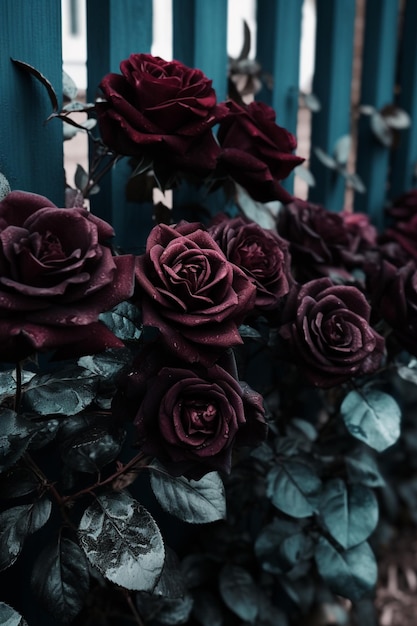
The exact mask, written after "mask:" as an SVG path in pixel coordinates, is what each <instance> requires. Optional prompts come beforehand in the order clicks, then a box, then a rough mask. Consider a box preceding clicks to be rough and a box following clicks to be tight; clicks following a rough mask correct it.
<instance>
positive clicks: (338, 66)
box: [309, 0, 356, 211]
mask: <svg viewBox="0 0 417 626" xmlns="http://www.w3.org/2000/svg"><path fill="white" fill-rule="evenodd" d="M316 7H317V31H316V53H315V71H314V79H313V92H314V93H315V94H316V95H317V97H318V98H319V100H320V102H321V110H320V111H319V112H318V113H314V115H313V127H312V134H311V141H312V147H319V148H321V149H322V150H324V151H325V152H327V153H330V154H331V153H332V152H333V149H334V145H335V143H336V141H337V140H338V139H339V138H340V137H341V136H342V135H346V134H348V133H349V132H350V105H351V97H350V93H351V80H352V62H353V42H354V22H355V9H356V7H355V2H354V0H317V2H316ZM310 167H311V171H312V173H313V175H314V177H315V180H316V185H315V187H312V188H310V192H309V199H310V200H311V201H312V202H321V203H322V204H323V205H324V206H325V207H326V208H327V209H329V210H333V211H340V210H341V209H343V206H344V195H345V181H344V179H343V178H342V177H341V176H339V175H337V174H335V172H334V171H332V170H329V169H327V168H326V167H324V166H323V164H322V163H320V162H319V160H318V159H317V157H316V156H315V154H314V152H313V151H312V154H311V165H310Z"/></svg>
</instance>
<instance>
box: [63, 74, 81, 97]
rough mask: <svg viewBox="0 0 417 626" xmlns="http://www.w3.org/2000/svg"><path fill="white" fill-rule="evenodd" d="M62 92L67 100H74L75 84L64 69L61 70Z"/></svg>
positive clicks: (75, 93) (75, 94)
mask: <svg viewBox="0 0 417 626" xmlns="http://www.w3.org/2000/svg"><path fill="white" fill-rule="evenodd" d="M62 93H63V96H64V98H65V99H67V100H74V98H76V96H77V93H78V89H77V85H76V84H75V82H74V81H73V79H72V78H71V76H70V75H69V74H67V72H65V71H64V70H62Z"/></svg>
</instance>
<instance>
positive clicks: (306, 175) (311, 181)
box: [294, 165, 316, 187]
mask: <svg viewBox="0 0 417 626" xmlns="http://www.w3.org/2000/svg"><path fill="white" fill-rule="evenodd" d="M294 174H295V175H296V176H298V178H301V180H302V181H304V182H305V183H306V184H307V185H308V186H309V187H315V185H316V179H315V178H314V176H313V174H312V173H311V171H310V170H309V169H307V168H306V167H305V166H304V165H297V167H295V168H294Z"/></svg>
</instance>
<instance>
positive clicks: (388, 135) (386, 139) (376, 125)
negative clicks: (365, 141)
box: [370, 111, 394, 148]
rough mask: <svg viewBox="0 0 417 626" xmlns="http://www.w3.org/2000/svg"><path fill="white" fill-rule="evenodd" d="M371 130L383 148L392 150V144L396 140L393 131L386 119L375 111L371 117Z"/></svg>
mask: <svg viewBox="0 0 417 626" xmlns="http://www.w3.org/2000/svg"><path fill="white" fill-rule="evenodd" d="M370 119H371V122H370V123H371V130H372V132H373V134H374V135H375V137H376V138H377V139H379V141H380V142H381V143H382V145H383V146H385V147H386V148H390V147H391V146H392V142H393V140H394V136H393V134H392V130H391V128H390V127H389V125H388V124H387V122H386V121H385V119H384V117H383V116H382V115H381V113H379V111H375V112H374V113H372V115H371V118H370Z"/></svg>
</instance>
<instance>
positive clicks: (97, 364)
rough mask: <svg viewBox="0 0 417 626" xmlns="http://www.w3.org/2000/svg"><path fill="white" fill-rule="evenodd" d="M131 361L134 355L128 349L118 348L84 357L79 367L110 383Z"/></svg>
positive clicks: (80, 360)
mask: <svg viewBox="0 0 417 626" xmlns="http://www.w3.org/2000/svg"><path fill="white" fill-rule="evenodd" d="M131 360H132V353H131V351H130V350H129V349H128V348H117V349H112V350H105V351H104V352H99V353H98V354H93V355H88V356H83V357H81V358H79V359H78V365H79V366H80V367H83V368H84V369H87V370H89V371H90V372H91V373H92V374H94V375H95V376H99V377H100V379H102V380H106V381H109V380H112V379H114V378H116V376H117V374H118V373H119V372H120V370H121V369H122V368H123V367H125V365H128V363H130V362H131Z"/></svg>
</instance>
